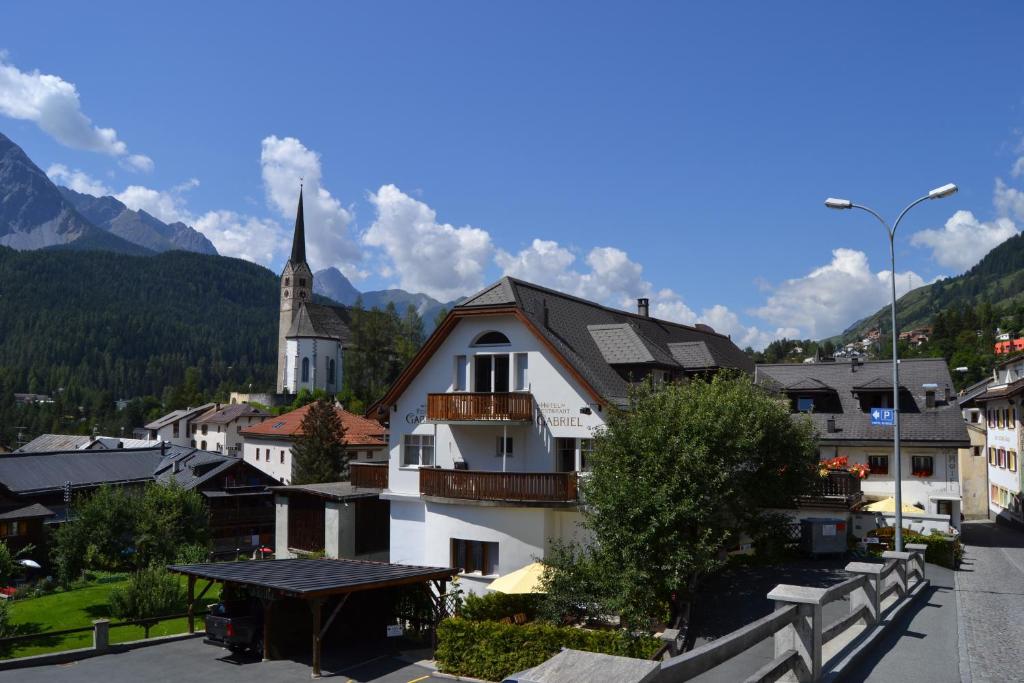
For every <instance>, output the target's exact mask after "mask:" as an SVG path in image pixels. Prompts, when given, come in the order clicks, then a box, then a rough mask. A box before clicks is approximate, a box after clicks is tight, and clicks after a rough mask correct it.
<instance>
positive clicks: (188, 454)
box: [152, 446, 251, 489]
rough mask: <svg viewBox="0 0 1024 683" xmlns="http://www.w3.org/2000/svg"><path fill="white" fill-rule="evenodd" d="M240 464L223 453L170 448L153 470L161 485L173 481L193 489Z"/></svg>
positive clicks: (153, 475) (177, 447)
mask: <svg viewBox="0 0 1024 683" xmlns="http://www.w3.org/2000/svg"><path fill="white" fill-rule="evenodd" d="M240 462H243V461H240V460H239V459H238V458H234V457H232V456H230V455H224V454H222V453H214V452H212V451H201V450H199V449H197V448H188V447H184V446H168V447H167V451H166V455H165V456H164V457H163V458H161V460H160V462H159V463H157V465H156V467H155V468H154V469H153V473H152V477H153V479H155V480H156V481H158V482H160V483H168V482H170V481H171V480H172V479H173V480H174V481H176V482H177V483H178V485H179V486H181V487H182V488H185V489H193V488H196V487H197V486H199V485H200V484H202V483H204V482H206V481H208V480H210V479H212V478H214V477H216V476H217V475H218V474H220V473H221V472H224V471H225V470H229V469H231V468H232V467H234V466H235V465H237V464H239V463H240ZM176 466H177V467H176ZM250 467H251V465H250Z"/></svg>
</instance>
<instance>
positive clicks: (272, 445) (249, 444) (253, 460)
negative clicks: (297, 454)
mask: <svg viewBox="0 0 1024 683" xmlns="http://www.w3.org/2000/svg"><path fill="white" fill-rule="evenodd" d="M270 419H274V418H270ZM242 457H243V458H244V459H245V461H246V462H247V463H249V464H251V465H253V466H254V467H256V468H258V469H260V470H262V471H263V472H266V473H267V474H269V475H270V476H271V477H273V478H274V479H277V480H278V481H279V482H281V483H282V484H290V483H291V479H292V442H291V439H252V438H247V439H245V440H244V442H243V443H242Z"/></svg>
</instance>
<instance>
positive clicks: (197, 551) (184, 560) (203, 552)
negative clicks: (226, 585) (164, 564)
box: [174, 543, 210, 564]
mask: <svg viewBox="0 0 1024 683" xmlns="http://www.w3.org/2000/svg"><path fill="white" fill-rule="evenodd" d="M209 559H210V552H209V551H208V550H207V549H206V546H205V545H200V544H198V543H189V544H188V545H183V546H181V547H180V548H178V555H177V556H176V557H175V558H174V562H175V563H176V564H202V563H203V562H206V561H207V560H209Z"/></svg>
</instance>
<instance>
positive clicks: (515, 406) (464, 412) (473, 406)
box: [427, 392, 533, 422]
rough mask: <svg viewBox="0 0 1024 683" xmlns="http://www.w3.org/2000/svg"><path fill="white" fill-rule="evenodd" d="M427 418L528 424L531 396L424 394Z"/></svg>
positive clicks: (522, 393) (508, 394) (511, 394)
mask: <svg viewBox="0 0 1024 683" xmlns="http://www.w3.org/2000/svg"><path fill="white" fill-rule="evenodd" d="M427 419H428V420H434V421H437V422H474V421H479V422H490V421H499V422H502V421H504V422H529V421H531V420H532V419H533V395H532V394H529V393H525V392H514V393H502V394H486V393H466V392H457V393H450V394H427Z"/></svg>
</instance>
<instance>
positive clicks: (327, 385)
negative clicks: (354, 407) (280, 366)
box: [284, 337, 342, 396]
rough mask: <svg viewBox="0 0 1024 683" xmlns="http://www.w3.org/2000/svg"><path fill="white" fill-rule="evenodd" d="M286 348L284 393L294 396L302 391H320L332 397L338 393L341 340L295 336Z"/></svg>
mask: <svg viewBox="0 0 1024 683" xmlns="http://www.w3.org/2000/svg"><path fill="white" fill-rule="evenodd" d="M285 348H286V350H285V379H284V389H285V392H287V393H289V394H297V393H299V392H300V391H302V390H303V389H308V390H310V391H314V390H315V389H323V390H324V391H326V392H327V394H328V395H330V396H333V395H334V394H336V393H338V392H339V391H341V372H342V344H341V342H340V341H338V340H337V339H319V338H315V337H294V338H289V339H288V340H287V341H286V344H285Z"/></svg>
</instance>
